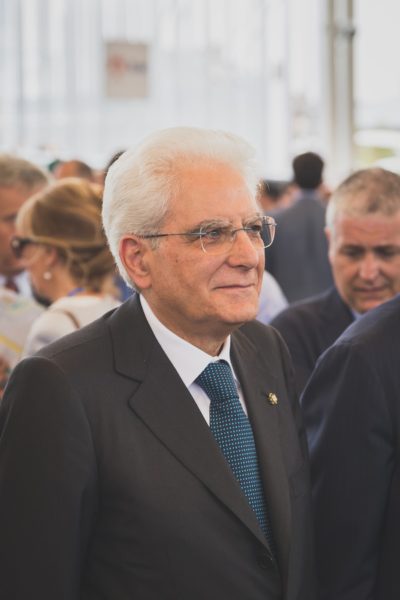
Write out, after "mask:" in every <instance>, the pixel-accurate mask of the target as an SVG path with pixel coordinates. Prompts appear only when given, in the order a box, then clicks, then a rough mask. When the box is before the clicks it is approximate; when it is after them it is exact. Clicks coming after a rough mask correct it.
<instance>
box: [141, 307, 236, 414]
mask: <svg viewBox="0 0 400 600" xmlns="http://www.w3.org/2000/svg"><path fill="white" fill-rule="evenodd" d="M140 302H141V305H142V308H143V312H144V314H145V317H146V319H147V322H148V323H149V325H150V328H151V330H152V332H153V333H154V335H155V337H156V338H157V341H158V343H159V344H160V346H161V348H162V349H163V350H164V352H165V354H166V355H167V356H168V358H169V360H170V361H171V363H172V364H173V366H174V367H175V369H176V371H177V372H178V375H179V376H180V378H181V379H182V381H183V383H184V384H185V386H186V387H187V389H188V390H189V392H190V393H191V395H192V396H193V398H194V401H195V402H196V404H197V407H198V409H199V410H200V412H201V414H202V415H203V417H204V419H205V420H206V421H207V423H208V424H210V399H209V397H208V396H207V394H206V393H205V391H204V390H203V389H202V388H201V387H200V386H199V385H198V384H197V383H195V380H196V379H197V377H198V376H199V375H200V373H201V372H202V371H204V369H205V368H206V367H207V365H208V364H210V363H211V362H217V361H219V360H225V361H226V362H227V363H228V364H229V365H230V367H231V369H232V372H233V376H234V379H235V383H236V387H237V390H238V394H239V399H240V402H241V404H242V407H243V410H244V411H245V413H246V414H247V410H246V405H245V403H244V399H243V394H242V391H241V388H240V383H239V380H238V378H237V377H236V374H235V371H234V369H233V366H232V363H231V358H230V349H231V338H230V336H228V337H227V338H226V340H225V343H224V345H223V347H222V350H221V352H220V354H219V356H210V355H209V354H207V353H206V352H203V350H200V348H197V347H196V346H193V345H192V344H190V343H189V342H187V341H186V340H183V339H182V338H180V337H179V336H177V335H176V334H175V333H173V332H172V331H171V330H170V329H168V328H167V327H165V325H163V324H162V323H161V321H159V319H158V318H157V317H156V316H155V314H154V313H153V311H152V310H151V308H150V306H149V304H148V302H146V300H145V299H144V298H143V296H142V295H140Z"/></svg>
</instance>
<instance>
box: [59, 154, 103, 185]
mask: <svg viewBox="0 0 400 600" xmlns="http://www.w3.org/2000/svg"><path fill="white" fill-rule="evenodd" d="M53 174H54V178H55V179H65V178H66V177H79V179H86V180H87V181H91V182H92V183H95V182H96V180H97V178H96V173H95V171H94V170H93V169H92V167H91V166H90V165H88V164H87V163H85V162H83V161H82V160H77V159H73V160H61V161H59V162H58V163H57V165H56V166H55V167H54V171H53Z"/></svg>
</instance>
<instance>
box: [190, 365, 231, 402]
mask: <svg viewBox="0 0 400 600" xmlns="http://www.w3.org/2000/svg"><path fill="white" fill-rule="evenodd" d="M196 383H197V384H198V385H199V386H200V387H202V388H203V390H204V391H205V393H206V394H207V396H208V397H209V398H210V400H212V401H216V402H223V401H224V400H229V399H230V398H238V397H239V395H238V391H237V388H236V384H235V380H234V378H233V373H232V369H231V367H230V366H229V365H228V363H227V362H226V361H224V360H220V361H218V362H213V363H210V364H209V365H207V367H206V368H205V369H204V371H202V372H201V373H200V375H199V376H198V377H197V379H196Z"/></svg>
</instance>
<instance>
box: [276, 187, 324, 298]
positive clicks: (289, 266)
mask: <svg viewBox="0 0 400 600" xmlns="http://www.w3.org/2000/svg"><path fill="white" fill-rule="evenodd" d="M274 217H275V219H276V222H277V229H276V235H275V239H274V243H273V244H272V246H270V247H269V248H267V249H266V251H265V268H266V269H267V270H268V271H269V272H270V273H272V275H273V276H274V277H275V279H276V280H277V282H278V283H279V285H280V286H281V288H282V290H283V293H284V294H285V296H286V298H287V299H288V300H289V302H295V301H296V300H302V299H304V298H308V297H310V296H313V295H314V294H319V293H321V292H323V291H324V290H326V289H327V288H329V287H330V286H331V285H332V283H333V279H332V273H331V267H330V264H329V261H328V244H327V240H326V237H325V233H324V227H325V207H324V206H323V205H322V204H321V202H320V201H319V200H318V198H317V197H316V195H315V194H313V193H303V194H302V195H301V196H300V197H299V199H298V200H297V201H296V202H295V203H294V204H293V205H292V206H290V207H289V208H287V209H285V210H282V211H280V212H277V213H276V214H275V215H274Z"/></svg>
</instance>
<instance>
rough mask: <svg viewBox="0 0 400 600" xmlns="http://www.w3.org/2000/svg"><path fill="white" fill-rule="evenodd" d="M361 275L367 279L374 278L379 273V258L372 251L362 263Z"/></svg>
mask: <svg viewBox="0 0 400 600" xmlns="http://www.w3.org/2000/svg"><path fill="white" fill-rule="evenodd" d="M359 273H360V277H361V278H362V279H365V280H372V279H375V277H376V276H377V275H378V273H379V260H378V259H377V258H376V256H374V254H372V253H367V254H366V255H365V256H364V257H363V259H362V261H361V264H360V270H359Z"/></svg>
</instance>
